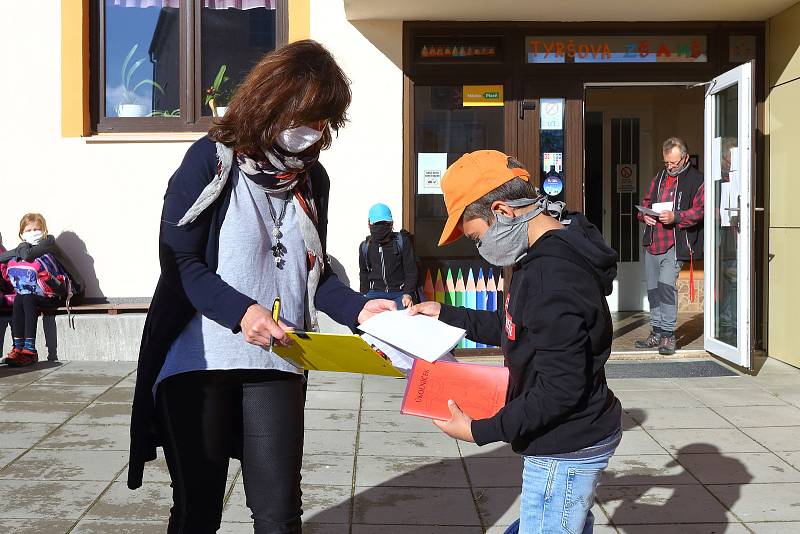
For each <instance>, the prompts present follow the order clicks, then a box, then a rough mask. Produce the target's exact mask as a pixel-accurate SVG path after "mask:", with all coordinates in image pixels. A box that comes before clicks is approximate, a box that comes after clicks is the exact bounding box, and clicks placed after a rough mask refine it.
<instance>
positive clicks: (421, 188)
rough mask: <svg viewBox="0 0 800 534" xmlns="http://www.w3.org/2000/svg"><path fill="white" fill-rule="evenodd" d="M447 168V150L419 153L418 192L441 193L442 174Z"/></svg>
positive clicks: (423, 193)
mask: <svg viewBox="0 0 800 534" xmlns="http://www.w3.org/2000/svg"><path fill="white" fill-rule="evenodd" d="M446 170H447V152H421V153H419V154H417V194H418V195H441V194H442V188H441V183H442V176H444V172H445V171H446Z"/></svg>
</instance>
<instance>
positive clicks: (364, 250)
mask: <svg viewBox="0 0 800 534" xmlns="http://www.w3.org/2000/svg"><path fill="white" fill-rule="evenodd" d="M392 233H393V234H394V240H395V242H396V243H397V246H396V247H395V251H394V253H395V255H397V256H401V257H402V255H403V245H404V244H405V240H406V238H405V236H403V231H402V230H401V231H399V232H392ZM371 240H372V238H371V236H367V238H366V239H365V240H364V241H362V242H361V246H360V247H359V250H360V252H361V257H362V258H364V264H365V265H366V266H367V272H372V264H370V262H369V254H368V252H369V243H370V241H371ZM402 263H403V262H402V260H401V262H400V264H401V265H402Z"/></svg>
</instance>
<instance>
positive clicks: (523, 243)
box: [476, 198, 544, 267]
mask: <svg viewBox="0 0 800 534" xmlns="http://www.w3.org/2000/svg"><path fill="white" fill-rule="evenodd" d="M506 204H508V205H509V206H510V207H512V208H524V207H525V206H530V205H531V204H536V207H535V208H534V209H533V210H531V211H529V212H528V213H524V214H522V215H520V216H519V217H507V216H505V215H503V214H502V213H499V212H494V224H492V225H491V226H489V229H488V230H486V233H485V234H483V237H482V238H481V239H480V240H479V241H478V242H477V243H476V245H477V247H478V254H480V255H481V256H482V257H483V259H485V260H486V261H488V262H489V263H491V264H492V265H498V266H500V267H508V266H510V265H514V263H515V262H516V261H517V258H519V257H520V256H521V255H522V253H523V252H525V251H526V250H527V249H528V221H530V220H531V219H533V218H534V217H536V216H538V215H539V214H540V213H542V212H543V211H544V208H543V207H542V205H541V201H540V200H538V199H532V198H521V199H518V200H509V201H507V202H506Z"/></svg>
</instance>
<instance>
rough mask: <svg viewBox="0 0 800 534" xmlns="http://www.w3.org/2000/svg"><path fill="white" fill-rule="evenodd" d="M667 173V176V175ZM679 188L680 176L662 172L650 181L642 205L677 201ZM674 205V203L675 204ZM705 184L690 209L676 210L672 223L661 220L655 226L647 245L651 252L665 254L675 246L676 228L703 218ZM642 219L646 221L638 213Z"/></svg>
mask: <svg viewBox="0 0 800 534" xmlns="http://www.w3.org/2000/svg"><path fill="white" fill-rule="evenodd" d="M665 175H666V177H665ZM677 189H678V177H677V176H670V175H669V174H666V173H663V172H660V173H658V174H657V175H656V176H655V177H654V178H653V181H652V182H650V191H648V193H647V196H645V197H644V198H643V199H642V206H644V207H645V208H650V207H652V205H653V204H655V203H657V202H673V203H674V202H675V191H676V190H677ZM673 205H674V204H673ZM704 206H705V186H704V185H703V184H701V185H700V187H699V188H698V189H697V193H695V195H694V198H693V199H692V206H691V207H690V208H689V209H688V210H680V211H676V212H675V222H673V223H672V224H662V223H661V222H660V221H659V222H657V223H656V225H655V226H654V227H653V230H652V232H653V234H652V235H653V240H652V241H651V243H650V245H649V246H648V247H647V251H648V252H649V253H650V254H653V255H658V254H664V253H665V252H667V251H668V250H669V249H671V248H672V247H674V246H675V228H688V227H690V226H694V225H695V224H698V223H699V222H700V221H702V220H703V212H704V209H705V207H704ZM637 217H638V218H639V220H640V221H644V216H643V215H642V213H641V212H640V213H638V214H637Z"/></svg>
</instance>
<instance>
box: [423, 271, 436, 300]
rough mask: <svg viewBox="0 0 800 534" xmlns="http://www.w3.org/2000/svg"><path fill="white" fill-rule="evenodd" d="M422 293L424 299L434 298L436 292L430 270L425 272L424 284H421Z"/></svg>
mask: <svg viewBox="0 0 800 534" xmlns="http://www.w3.org/2000/svg"><path fill="white" fill-rule="evenodd" d="M422 294H423V295H424V296H425V300H436V294H435V290H434V287H433V280H432V279H431V272H430V271H428V272H427V273H426V274H425V285H424V286H422Z"/></svg>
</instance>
